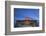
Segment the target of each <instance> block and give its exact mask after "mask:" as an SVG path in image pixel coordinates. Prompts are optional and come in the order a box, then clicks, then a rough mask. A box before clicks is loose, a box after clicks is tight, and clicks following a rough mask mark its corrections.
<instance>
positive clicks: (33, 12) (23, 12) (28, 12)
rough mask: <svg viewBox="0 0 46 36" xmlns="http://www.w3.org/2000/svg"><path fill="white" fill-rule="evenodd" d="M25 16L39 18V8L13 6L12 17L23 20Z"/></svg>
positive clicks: (33, 18)
mask: <svg viewBox="0 0 46 36" xmlns="http://www.w3.org/2000/svg"><path fill="white" fill-rule="evenodd" d="M26 16H28V17H29V18H30V19H32V20H39V9H24V8H14V19H18V20H23V19H24V17H26Z"/></svg>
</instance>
